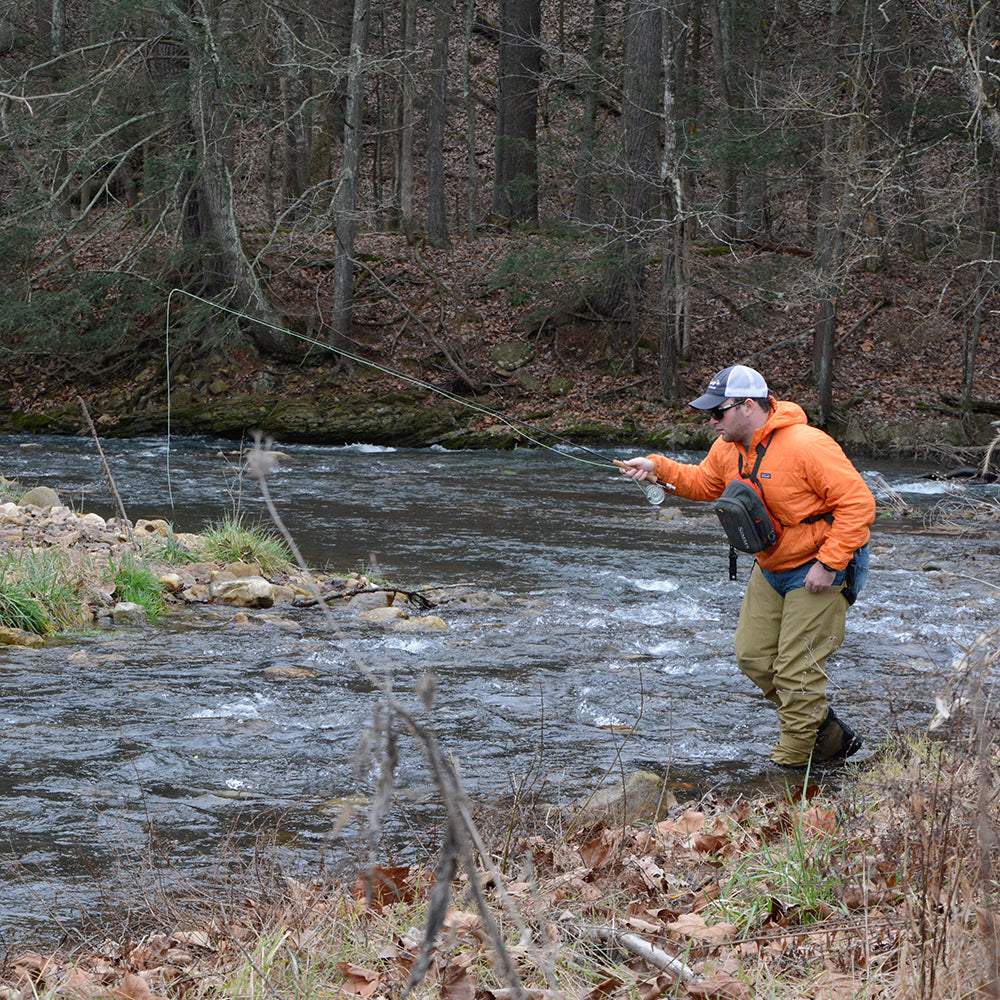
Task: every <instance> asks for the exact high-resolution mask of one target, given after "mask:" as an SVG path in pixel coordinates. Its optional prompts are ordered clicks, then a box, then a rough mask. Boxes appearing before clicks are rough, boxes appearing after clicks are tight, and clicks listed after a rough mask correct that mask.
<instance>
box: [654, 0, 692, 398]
mask: <svg viewBox="0 0 1000 1000" xmlns="http://www.w3.org/2000/svg"><path fill="white" fill-rule="evenodd" d="M685 8H686V4H684V3H678V4H675V5H673V7H672V9H671V7H669V6H668V9H667V10H666V11H665V12H664V25H663V155H662V157H661V160H660V188H661V190H662V193H663V219H662V222H661V226H660V256H661V258H662V261H663V262H662V264H661V266H660V298H661V308H662V312H661V319H660V367H659V375H660V380H659V383H660V395H661V396H663V398H664V399H676V398H677V397H678V395H679V394H680V389H681V387H680V380H679V378H678V371H677V361H678V358H679V356H680V354H681V351H682V348H683V344H684V342H685V340H686V332H687V327H688V325H689V322H690V319H689V309H688V295H689V291H688V280H687V247H686V239H685V224H684V192H683V179H682V168H681V162H680V150H679V148H678V142H677V133H678V129H679V122H678V108H677V80H678V78H679V77H680V68H681V67H682V66H683V63H684V57H683V51H684V48H685V46H686V44H687V38H686V35H687V24H686V17H685V14H686V9H685Z"/></svg>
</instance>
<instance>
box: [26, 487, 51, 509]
mask: <svg viewBox="0 0 1000 1000" xmlns="http://www.w3.org/2000/svg"><path fill="white" fill-rule="evenodd" d="M19 503H20V505H21V506H22V507H58V506H59V505H60V500H59V494H58V493H56V491H55V490H53V489H49V487H48V486H36V487H35V488H34V489H31V490H28V492H27V493H25V494H24V496H23V497H21V499H20V501H19Z"/></svg>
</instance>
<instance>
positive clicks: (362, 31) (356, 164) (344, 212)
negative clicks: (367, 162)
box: [330, 0, 370, 344]
mask: <svg viewBox="0 0 1000 1000" xmlns="http://www.w3.org/2000/svg"><path fill="white" fill-rule="evenodd" d="M369 11H370V7H369V3H368V0H355V2H354V20H353V22H352V25H351V56H350V63H349V66H348V73H347V114H346V119H345V121H344V163H343V167H342V168H341V174H340V180H339V182H338V184H337V190H336V194H335V196H334V203H333V206H332V210H333V221H334V226H335V228H336V239H337V256H336V259H335V261H334V288H333V309H332V316H331V320H330V326H331V329H332V331H333V337H334V343H335V344H345V343H346V342H347V341H348V340H349V338H350V335H351V326H352V322H353V307H354V239H355V236H356V235H357V225H358V223H357V201H358V171H359V168H360V163H361V142H362V139H363V135H362V121H363V115H364V99H365V47H366V45H367V41H368V16H369Z"/></svg>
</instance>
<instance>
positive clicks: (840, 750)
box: [812, 708, 864, 764]
mask: <svg viewBox="0 0 1000 1000" xmlns="http://www.w3.org/2000/svg"><path fill="white" fill-rule="evenodd" d="M863 743H864V741H863V740H862V739H861V737H860V736H858V734H857V733H856V732H855V731H854V730H853V729H851V727H850V726H849V725H848V724H847V723H846V722H843V721H841V720H840V719H839V718H838V717H837V714H836V713H835V712H834V710H833V709H832V708H828V709H827V710H826V718H825V719H824V720H823V721H822V722H821V723H820V727H819V730H818V731H817V733H816V743H815V745H814V746H813V752H812V759H813V760H814V761H815V762H816V763H819V764H822V763H824V762H825V761H833V760H844V759H845V758H846V757H850V756H852V755H853V754H856V753H857V752H858V751H859V750H860V749H861V746H862V744H863Z"/></svg>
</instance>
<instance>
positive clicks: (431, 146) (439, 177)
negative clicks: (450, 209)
mask: <svg viewBox="0 0 1000 1000" xmlns="http://www.w3.org/2000/svg"><path fill="white" fill-rule="evenodd" d="M450 27H451V0H437V3H436V7H435V12H434V52H433V55H432V57H431V93H430V101H429V104H428V108H427V242H428V243H430V245H431V246H435V247H444V246H447V245H448V223H447V219H446V215H445V200H444V194H445V192H444V128H445V123H446V122H447V120H448V104H447V95H448V32H449V30H450Z"/></svg>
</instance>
